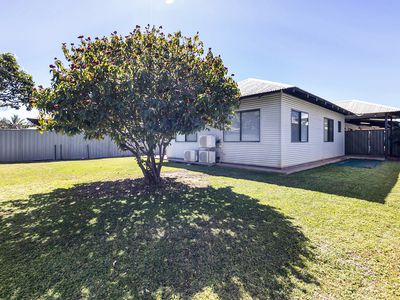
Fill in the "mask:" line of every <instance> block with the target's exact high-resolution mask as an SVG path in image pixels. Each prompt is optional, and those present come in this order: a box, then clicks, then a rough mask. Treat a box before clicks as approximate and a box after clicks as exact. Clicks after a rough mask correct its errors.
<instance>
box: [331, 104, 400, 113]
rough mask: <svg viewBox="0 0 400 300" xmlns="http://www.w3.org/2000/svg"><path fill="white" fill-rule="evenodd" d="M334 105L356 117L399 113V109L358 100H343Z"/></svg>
mask: <svg viewBox="0 0 400 300" xmlns="http://www.w3.org/2000/svg"><path fill="white" fill-rule="evenodd" d="M335 103H336V104H337V105H339V106H340V107H343V108H344V109H346V110H349V111H351V112H352V113H354V114H357V115H363V114H373V113H385V112H397V111H400V108H399V107H393V106H387V105H382V104H377V103H370V102H365V101H360V100H344V101H337V102H335Z"/></svg>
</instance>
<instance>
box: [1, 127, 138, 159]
mask: <svg viewBox="0 0 400 300" xmlns="http://www.w3.org/2000/svg"><path fill="white" fill-rule="evenodd" d="M120 156H131V153H130V152H128V151H121V150H120V149H119V148H118V147H117V145H116V144H115V143H114V142H113V141H112V140H111V139H110V138H109V137H106V138H105V139H103V140H86V139H85V138H84V137H83V135H75V136H68V135H63V134H58V133H55V132H44V133H40V132H39V131H37V130H34V129H18V130H14V129H2V130H0V162H24V161H40V160H68V159H91V158H103V157H120Z"/></svg>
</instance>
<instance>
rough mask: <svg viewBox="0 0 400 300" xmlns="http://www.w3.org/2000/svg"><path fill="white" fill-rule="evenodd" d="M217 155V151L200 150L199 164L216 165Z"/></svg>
mask: <svg viewBox="0 0 400 300" xmlns="http://www.w3.org/2000/svg"><path fill="white" fill-rule="evenodd" d="M215 161H216V153H215V151H207V150H200V151H199V162H201V163H206V164H215Z"/></svg>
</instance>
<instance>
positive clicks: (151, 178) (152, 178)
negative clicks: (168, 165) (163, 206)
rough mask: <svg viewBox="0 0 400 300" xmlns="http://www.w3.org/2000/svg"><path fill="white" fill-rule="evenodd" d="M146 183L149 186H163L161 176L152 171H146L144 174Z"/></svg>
mask: <svg viewBox="0 0 400 300" xmlns="http://www.w3.org/2000/svg"><path fill="white" fill-rule="evenodd" d="M143 175H144V183H145V184H146V185H148V186H159V185H161V176H160V174H158V173H154V172H152V171H146V172H145V173H144V174H143Z"/></svg>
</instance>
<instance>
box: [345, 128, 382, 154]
mask: <svg viewBox="0 0 400 300" xmlns="http://www.w3.org/2000/svg"><path fill="white" fill-rule="evenodd" d="M384 137H385V132H384V131H383V130H357V131H346V154H357V155H372V156H384V155H385V143H384Z"/></svg>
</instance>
